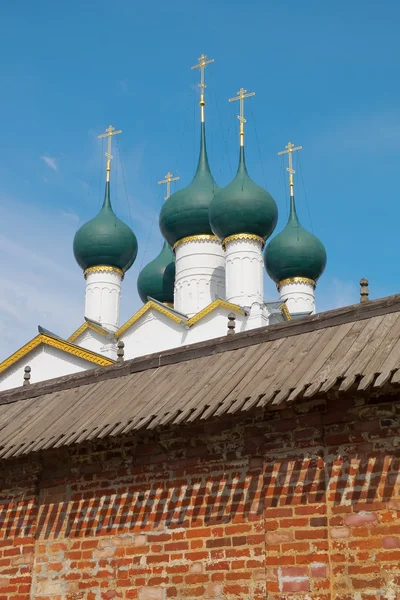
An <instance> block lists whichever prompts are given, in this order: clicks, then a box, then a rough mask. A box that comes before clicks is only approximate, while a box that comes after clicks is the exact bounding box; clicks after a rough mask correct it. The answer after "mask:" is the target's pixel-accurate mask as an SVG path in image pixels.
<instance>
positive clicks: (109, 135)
mask: <svg viewBox="0 0 400 600" xmlns="http://www.w3.org/2000/svg"><path fill="white" fill-rule="evenodd" d="M119 133H122V129H118V131H116V130H115V127H113V126H112V125H110V126H109V127H107V129H106V133H102V134H101V135H99V136H98V138H105V137H106V138H108V140H107V142H108V145H107V152H105V153H104V154H105V155H106V156H107V168H106V181H110V171H111V159H112V158H113V156H112V154H111V138H112V136H113V135H118V134H119Z"/></svg>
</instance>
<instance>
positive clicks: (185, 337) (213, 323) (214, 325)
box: [181, 307, 246, 346]
mask: <svg viewBox="0 0 400 600" xmlns="http://www.w3.org/2000/svg"><path fill="white" fill-rule="evenodd" d="M231 312H232V311H231V310H229V309H227V308H223V307H220V308H216V309H214V310H213V311H212V312H211V313H210V314H208V315H206V316H205V317H203V318H202V319H201V320H200V321H198V322H197V323H194V324H193V325H192V326H191V327H190V329H189V330H186V331H184V332H183V333H182V342H181V343H182V346H184V345H186V344H195V343H196V342H204V341H206V340H210V339H214V338H218V337H222V336H224V335H227V332H228V315H229V313H231ZM235 317H236V319H235V325H236V327H235V331H236V332H239V331H245V327H246V317H245V315H241V314H237V313H235Z"/></svg>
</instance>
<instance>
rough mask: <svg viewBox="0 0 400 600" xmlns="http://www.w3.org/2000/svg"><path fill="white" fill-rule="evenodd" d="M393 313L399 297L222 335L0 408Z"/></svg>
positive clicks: (13, 394)
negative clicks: (148, 370)
mask: <svg viewBox="0 0 400 600" xmlns="http://www.w3.org/2000/svg"><path fill="white" fill-rule="evenodd" d="M397 311H398V312H400V295H399V294H396V295H393V296H388V297H386V298H380V299H378V300H371V301H369V302H367V303H363V304H353V305H350V306H346V307H342V308H338V309H334V310H331V311H327V312H325V313H318V314H315V315H312V316H307V317H302V318H300V319H294V320H291V321H287V322H284V323H278V324H276V325H268V326H266V327H260V328H257V329H252V330H250V331H245V332H241V333H236V334H235V335H234V336H224V337H220V338H215V339H212V340H207V341H205V342H198V343H197V344H190V345H188V346H181V347H179V348H172V349H169V350H164V351H163V352H160V353H156V354H150V355H146V356H141V357H138V358H134V359H132V360H127V361H125V362H124V363H122V364H116V365H111V366H109V367H101V368H97V369H90V370H89V371H84V372H82V373H74V374H72V375H66V376H63V377H59V378H56V379H50V380H46V381H42V382H39V383H36V384H32V385H30V386H29V387H28V386H27V387H25V388H16V389H13V390H4V391H3V392H0V405H1V404H9V403H13V402H17V401H19V400H25V399H28V398H34V397H36V396H42V395H45V394H50V393H52V392H55V391H59V390H64V389H68V388H74V387H79V386H81V385H82V386H83V385H88V384H90V383H93V382H96V383H97V382H100V381H102V380H106V379H114V378H117V377H121V376H125V375H130V374H131V373H135V372H140V371H145V370H147V369H154V368H158V367H161V366H165V365H169V364H174V363H177V362H181V361H187V360H193V359H196V358H200V357H203V356H209V355H211V354H219V353H221V352H226V351H229V350H236V349H238V348H244V347H246V346H252V345H255V344H260V343H262V342H267V341H272V340H277V339H280V338H285V337H291V336H295V335H300V334H303V333H308V332H311V331H316V330H318V329H324V328H328V327H335V326H337V325H342V324H344V323H350V322H353V321H360V320H364V319H369V318H372V317H375V316H379V315H385V314H389V313H393V312H397Z"/></svg>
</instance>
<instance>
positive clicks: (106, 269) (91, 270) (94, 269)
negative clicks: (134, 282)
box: [83, 265, 124, 279]
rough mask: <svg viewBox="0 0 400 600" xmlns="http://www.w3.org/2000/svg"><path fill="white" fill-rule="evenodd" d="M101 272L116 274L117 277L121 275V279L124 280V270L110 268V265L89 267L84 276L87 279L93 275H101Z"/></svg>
mask: <svg viewBox="0 0 400 600" xmlns="http://www.w3.org/2000/svg"><path fill="white" fill-rule="evenodd" d="M101 272H103V273H104V272H107V273H116V274H117V275H120V277H121V279H123V278H124V272H123V270H122V269H119V268H118V267H109V266H108V265H98V266H96V267H89V268H88V269H86V270H85V271H84V273H83V276H84V278H85V279H86V278H87V276H88V275H91V274H92V273H101Z"/></svg>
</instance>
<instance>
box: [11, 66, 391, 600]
mask: <svg viewBox="0 0 400 600" xmlns="http://www.w3.org/2000/svg"><path fill="white" fill-rule="evenodd" d="M209 63H210V61H208V60H207V58H206V57H205V56H204V55H202V56H201V57H200V59H199V64H198V65H196V68H199V69H200V77H201V79H200V128H201V142H200V155H199V161H198V167H197V170H196V173H195V175H194V178H193V181H192V182H191V183H190V184H189V186H187V187H186V188H184V189H181V190H178V191H177V192H175V193H174V194H170V183H171V181H172V180H173V175H171V174H170V173H168V175H167V176H166V177H165V181H164V183H166V184H167V193H166V196H167V197H166V200H165V203H164V204H163V207H162V210H161V212H160V219H159V224H160V230H161V233H162V235H163V236H164V239H165V243H164V246H163V249H162V251H161V253H160V254H159V256H157V257H156V258H155V259H154V260H153V261H151V262H150V263H149V264H148V265H146V266H145V267H144V268H143V270H142V271H141V273H140V275H139V278H138V290H139V293H140V297H141V299H142V301H143V307H142V308H140V310H139V311H138V312H137V313H136V314H135V315H133V316H132V317H131V318H130V319H128V321H127V322H126V323H124V324H121V323H120V321H119V310H120V302H121V295H122V294H121V292H122V288H123V278H124V274H125V273H126V271H127V270H128V269H129V268H130V267H131V266H132V264H133V263H134V261H135V258H136V254H137V241H136V237H135V234H134V232H133V231H132V230H131V229H130V228H129V227H128V226H127V225H126V224H125V223H123V222H122V221H121V220H119V219H118V217H117V216H116V214H115V213H114V210H113V207H112V193H111V187H110V185H111V165H112V145H111V142H112V139H113V136H115V135H117V134H118V133H119V131H118V130H115V129H113V128H112V127H109V128H108V129H107V131H106V133H105V134H103V135H105V137H106V139H107V142H108V148H107V154H106V158H107V164H106V184H105V196H104V203H103V206H102V208H101V211H100V212H99V214H98V215H97V216H95V217H94V218H93V219H92V220H91V221H89V222H88V223H86V224H84V225H83V226H82V227H81V228H80V229H79V230H78V231H77V232H76V235H75V239H74V240H73V250H74V254H75V258H76V261H77V263H78V265H79V267H80V268H81V270H82V272H83V276H84V281H85V286H86V293H85V313H84V315H85V318H84V321H83V324H81V325H80V326H79V327H78V328H77V329H76V331H75V332H73V333H71V336H70V337H69V338H68V339H67V340H65V339H61V338H60V337H58V336H57V335H55V334H53V333H51V332H49V331H47V330H45V329H43V328H40V329H39V332H38V336H37V337H36V338H34V339H33V340H31V341H30V342H28V343H27V345H26V346H24V347H23V348H22V349H21V350H19V351H18V352H16V353H15V354H13V355H12V356H11V357H9V358H8V359H7V360H6V361H4V362H3V363H2V365H1V373H0V375H1V380H0V381H1V386H2V391H1V392H0V600H197V599H202V600H203V599H204V600H399V599H400V567H399V565H400V453H399V441H400V437H399V432H400V295H393V296H390V297H387V298H380V299H377V300H370V299H369V295H368V282H367V280H365V279H363V280H361V282H360V283H361V290H360V302H359V303H358V304H354V305H351V306H345V307H342V308H338V309H335V310H331V311H327V312H321V313H318V312H317V311H316V305H315V290H316V285H317V281H318V279H319V277H320V276H321V275H322V273H323V271H324V268H325V264H326V252H325V249H324V246H323V244H322V242H321V241H319V240H318V239H317V238H316V237H315V236H314V235H312V234H311V233H310V232H308V231H306V230H305V229H304V228H303V227H302V226H301V224H300V221H299V217H298V215H297V210H296V204H295V193H294V175H295V173H294V169H293V160H292V156H293V152H295V151H298V150H300V147H299V146H294V145H293V144H292V143H288V144H287V145H286V147H285V149H284V150H282V153H284V154H285V155H287V157H288V175H289V184H290V186H289V187H290V214H289V219H288V223H287V225H286V226H285V227H284V228H283V230H282V231H280V232H278V233H277V234H276V235H274V228H275V225H276V222H277V207H276V204H275V201H274V199H273V198H272V197H271V195H270V194H269V193H268V191H267V190H265V189H263V188H262V187H260V186H258V185H257V184H256V183H255V182H254V181H253V180H252V179H251V177H250V175H249V173H248V170H247V169H248V165H247V163H246V158H245V123H246V119H245V116H244V101H245V100H246V99H247V98H250V97H251V96H252V93H248V92H247V91H246V90H244V89H241V90H240V91H239V93H238V95H237V96H236V97H235V98H233V99H232V101H238V102H239V107H240V110H239V121H240V132H239V161H238V163H239V164H238V170H237V174H236V176H235V177H234V179H233V181H232V182H231V183H230V184H229V185H228V186H227V187H225V188H222V189H221V188H218V187H217V185H216V183H215V181H214V178H213V176H212V171H211V168H210V165H209V162H208V158H207V149H206V131H205V83H204V68H205V67H206V66H207V65H208V64H209ZM263 269H266V271H267V273H268V275H269V276H270V277H271V278H272V280H273V281H274V282H275V283H276V286H277V298H276V300H275V301H272V302H269V301H268V302H266V301H265V300H264V296H263Z"/></svg>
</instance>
